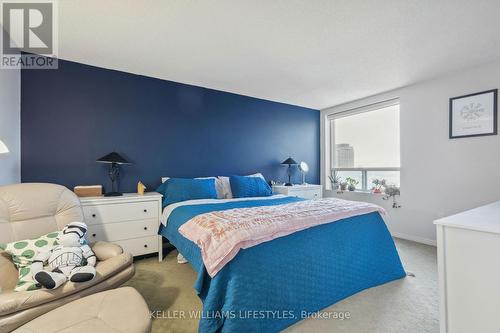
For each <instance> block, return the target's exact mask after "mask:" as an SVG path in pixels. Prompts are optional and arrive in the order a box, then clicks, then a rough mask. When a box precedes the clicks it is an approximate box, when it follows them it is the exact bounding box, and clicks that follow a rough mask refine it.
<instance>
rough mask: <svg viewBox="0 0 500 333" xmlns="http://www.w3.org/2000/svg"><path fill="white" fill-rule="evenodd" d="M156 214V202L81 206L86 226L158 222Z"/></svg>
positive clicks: (157, 209) (157, 212)
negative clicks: (146, 221) (139, 221)
mask: <svg viewBox="0 0 500 333" xmlns="http://www.w3.org/2000/svg"><path fill="white" fill-rule="evenodd" d="M158 214H159V207H158V202H157V201H144V202H131V203H115V204H102V205H93V206H83V215H84V216H85V222H86V223H87V224H88V225H92V224H103V223H114V222H123V221H131V220H144V219H157V220H159V218H160V217H159V216H158Z"/></svg>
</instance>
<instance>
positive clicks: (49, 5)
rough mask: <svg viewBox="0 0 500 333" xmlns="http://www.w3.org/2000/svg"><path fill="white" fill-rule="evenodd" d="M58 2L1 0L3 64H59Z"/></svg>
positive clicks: (40, 66) (45, 66)
mask: <svg viewBox="0 0 500 333" xmlns="http://www.w3.org/2000/svg"><path fill="white" fill-rule="evenodd" d="M55 6H56V3H55V2H54V1H51V0H43V1H42V0H38V1H37V0H31V1H29V2H25V1H2V26H3V33H2V43H1V45H2V59H1V68H23V69H31V68H33V69H53V68H57V43H56V42H57V39H56V37H57V35H56V31H57V30H56V28H57V26H56V17H55V13H57V12H56V11H55Z"/></svg>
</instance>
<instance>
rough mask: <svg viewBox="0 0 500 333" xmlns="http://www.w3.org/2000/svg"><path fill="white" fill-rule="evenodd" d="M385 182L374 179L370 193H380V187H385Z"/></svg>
mask: <svg viewBox="0 0 500 333" xmlns="http://www.w3.org/2000/svg"><path fill="white" fill-rule="evenodd" d="M385 183H386V180H385V179H374V180H373V181H372V184H373V187H372V191H373V193H382V187H384V186H385Z"/></svg>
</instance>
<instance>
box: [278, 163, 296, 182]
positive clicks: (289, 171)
mask: <svg viewBox="0 0 500 333" xmlns="http://www.w3.org/2000/svg"><path fill="white" fill-rule="evenodd" d="M281 164H282V165H288V170H287V171H288V183H286V184H285V186H292V181H291V179H292V165H297V162H295V160H294V159H293V158H291V157H289V158H287V159H286V160H284V161H283V162H281Z"/></svg>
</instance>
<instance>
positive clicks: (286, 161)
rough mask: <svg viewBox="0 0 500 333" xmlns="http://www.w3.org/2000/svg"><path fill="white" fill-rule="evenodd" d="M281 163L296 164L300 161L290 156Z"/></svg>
mask: <svg viewBox="0 0 500 333" xmlns="http://www.w3.org/2000/svg"><path fill="white" fill-rule="evenodd" d="M281 164H287V165H295V164H299V163H297V162H295V160H294V159H293V158H291V157H289V158H287V159H286V160H284V161H283V162H281Z"/></svg>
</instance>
